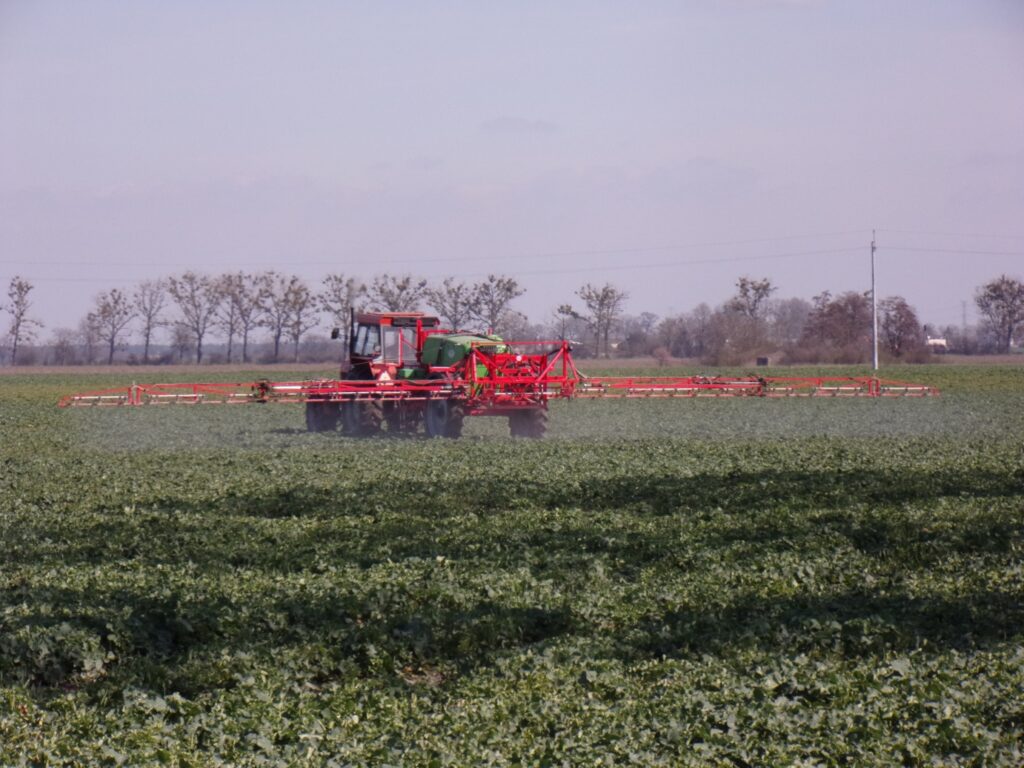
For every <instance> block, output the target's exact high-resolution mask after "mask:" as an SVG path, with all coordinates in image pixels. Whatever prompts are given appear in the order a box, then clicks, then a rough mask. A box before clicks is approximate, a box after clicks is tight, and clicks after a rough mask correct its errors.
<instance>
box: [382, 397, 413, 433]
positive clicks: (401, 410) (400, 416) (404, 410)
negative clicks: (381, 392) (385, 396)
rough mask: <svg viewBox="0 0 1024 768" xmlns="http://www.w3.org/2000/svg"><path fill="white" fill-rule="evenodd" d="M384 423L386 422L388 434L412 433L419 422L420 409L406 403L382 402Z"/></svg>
mask: <svg viewBox="0 0 1024 768" xmlns="http://www.w3.org/2000/svg"><path fill="white" fill-rule="evenodd" d="M383 415H384V423H385V424H387V427H388V434H389V435H402V434H406V435H408V434H413V433H415V432H416V428H417V427H418V426H419V424H420V416H421V415H422V414H421V411H420V410H418V409H417V408H416V407H414V406H413V407H410V406H409V405H408V404H407V403H402V402H390V403H384V408H383Z"/></svg>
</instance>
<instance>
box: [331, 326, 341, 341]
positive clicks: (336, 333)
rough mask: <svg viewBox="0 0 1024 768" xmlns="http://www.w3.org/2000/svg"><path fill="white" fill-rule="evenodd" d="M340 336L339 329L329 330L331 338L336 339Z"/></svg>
mask: <svg viewBox="0 0 1024 768" xmlns="http://www.w3.org/2000/svg"><path fill="white" fill-rule="evenodd" d="M340 336H341V328H331V338H332V339H337V338H339V337H340Z"/></svg>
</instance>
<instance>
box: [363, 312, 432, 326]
mask: <svg viewBox="0 0 1024 768" xmlns="http://www.w3.org/2000/svg"><path fill="white" fill-rule="evenodd" d="M417 321H419V322H420V323H421V324H422V325H423V327H424V328H435V327H436V326H437V325H439V324H440V322H441V321H440V320H438V319H437V318H436V317H433V316H431V315H426V314H424V313H423V312H359V313H357V314H356V322H357V323H361V324H363V325H393V326H396V327H399V328H408V327H414V326H415V325H416V322H417Z"/></svg>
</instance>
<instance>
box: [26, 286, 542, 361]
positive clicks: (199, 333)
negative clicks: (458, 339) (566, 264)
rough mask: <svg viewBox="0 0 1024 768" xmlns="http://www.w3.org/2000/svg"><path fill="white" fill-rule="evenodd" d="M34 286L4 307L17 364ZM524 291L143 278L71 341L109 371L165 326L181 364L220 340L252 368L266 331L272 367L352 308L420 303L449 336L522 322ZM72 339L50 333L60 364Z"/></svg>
mask: <svg viewBox="0 0 1024 768" xmlns="http://www.w3.org/2000/svg"><path fill="white" fill-rule="evenodd" d="M32 288H33V286H32V285H31V284H30V283H29V282H28V281H26V280H22V279H21V278H17V279H16V280H14V281H12V283H11V288H10V297H11V302H10V305H11V307H12V313H13V315H14V317H15V322H14V324H13V325H12V328H11V331H10V333H9V336H10V338H11V339H12V359H16V356H17V352H18V346H19V344H23V343H25V342H26V341H28V340H31V338H33V337H34V336H33V334H32V332H31V331H32V330H33V329H34V327H38V326H41V324H40V323H38V322H37V321H35V320H33V319H31V318H29V317H28V314H27V312H28V307H29V306H30V302H29V301H28V294H29V293H30V292H31V291H32ZM523 293H524V289H523V288H521V287H520V286H519V284H518V282H517V281H516V280H515V279H513V278H511V277H507V276H504V275H488V277H487V278H486V279H485V280H482V281H480V282H477V283H466V282H460V281H457V280H455V279H454V278H446V279H445V280H443V281H442V282H441V283H440V284H438V285H431V284H428V283H427V281H426V280H422V279H419V278H416V277H413V276H411V275H378V276H376V277H374V278H373V279H372V280H371V281H370V282H368V283H364V282H362V281H361V280H360V279H359V278H356V277H353V276H347V275H344V274H330V275H327V276H326V277H325V278H324V280H323V282H322V284H321V286H320V290H318V291H317V290H314V289H312V288H311V287H310V286H309V285H308V284H307V283H306V282H305V281H304V280H303V279H302V278H300V277H298V276H297V275H285V274H281V273H278V272H274V271H268V272H262V273H257V274H249V273H244V272H233V273H228V274H223V275H219V276H211V275H204V274H200V273H197V272H193V271H188V272H185V273H184V274H181V275H177V276H172V277H167V278H161V279H157V280H145V281H143V282H141V283H140V284H139V285H138V286H136V287H135V289H134V290H132V291H130V292H125V291H122V290H121V289H118V288H113V289H111V290H109V291H103V292H101V293H99V294H97V295H96V297H95V299H94V302H93V307H92V309H91V310H90V311H89V312H88V314H87V315H86V316H85V318H83V320H82V322H81V324H80V327H79V331H78V333H77V336H78V338H79V339H81V341H82V343H83V346H84V347H85V348H86V349H87V350H88V352H87V354H86V357H87V358H88V359H90V360H91V359H92V358H93V355H94V352H95V350H96V348H97V347H100V346H102V348H103V349H104V350H105V352H106V359H107V362H108V363H112V362H113V360H114V355H115V353H116V351H117V350H118V349H119V348H121V347H122V346H124V344H125V341H126V339H127V338H128V336H129V334H130V333H132V332H137V333H138V338H139V339H140V341H141V342H142V348H143V351H142V359H143V360H144V361H148V360H149V359H150V350H151V347H152V346H153V343H154V337H155V335H156V333H157V332H158V330H160V329H162V328H166V329H168V330H169V332H170V341H171V346H172V347H173V348H174V349H176V350H177V351H178V353H179V358H180V357H182V356H183V355H182V353H183V352H184V350H186V349H190V350H191V351H192V354H193V357H194V359H195V361H196V362H197V363H201V362H202V361H203V358H204V350H205V345H206V344H207V342H208V340H209V338H210V337H211V336H213V335H216V336H217V337H218V338H220V339H221V340H222V341H223V342H224V347H225V359H226V360H227V361H228V362H231V361H233V360H234V359H235V358H236V355H237V354H238V352H239V351H240V359H241V361H242V362H249V360H250V356H249V352H250V342H251V340H252V337H253V334H254V333H255V332H257V330H258V329H263V330H264V331H265V332H266V334H267V337H268V338H269V343H270V345H271V347H272V349H273V352H272V358H271V359H272V360H273V361H277V360H279V359H280V358H281V355H282V347H283V346H285V345H286V344H287V345H290V346H291V351H292V359H293V360H297V359H298V355H299V349H300V344H301V342H302V339H303V337H304V336H305V335H306V334H307V333H308V332H309V331H311V330H313V329H314V328H316V327H317V326H318V325H319V324H320V321H321V317H322V316H323V315H324V314H326V315H327V317H328V319H329V321H330V322H331V323H333V324H334V325H337V326H341V327H344V326H346V325H347V324H348V320H349V315H350V312H351V311H352V310H356V311H364V310H371V311H391V312H411V311H416V310H418V309H420V307H421V304H423V303H424V302H426V303H427V304H429V305H430V307H431V308H432V309H434V311H436V312H437V313H438V314H439V315H440V316H441V317H442V318H443V319H444V320H445V321H446V323H447V324H448V325H449V326H450V327H452V328H464V327H466V326H467V325H468V324H473V326H474V327H477V328H481V329H484V328H486V329H494V330H504V329H507V328H510V327H515V326H521V325H523V324H524V323H525V317H524V316H523V315H521V314H520V313H516V312H513V311H512V310H511V309H510V306H509V305H510V304H511V302H512V301H514V300H515V299H516V298H518V297H519V296H521V295H522V294H523ZM71 336H72V334H71V333H70V332H68V331H67V330H66V329H61V330H59V331H58V332H57V333H56V334H55V338H54V340H53V346H54V347H55V349H57V350H58V354H57V356H58V357H60V358H62V359H64V358H66V357H67V355H66V354H62V351H64V352H66V351H67V350H68V349H70V347H71V346H72V342H71V339H70V337H71ZM238 347H240V350H238Z"/></svg>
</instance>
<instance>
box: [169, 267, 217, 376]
mask: <svg viewBox="0 0 1024 768" xmlns="http://www.w3.org/2000/svg"><path fill="white" fill-rule="evenodd" d="M167 290H168V292H169V293H170V294H171V298H172V299H174V302H175V304H177V305H178V309H179V310H181V315H182V322H183V323H184V325H185V326H186V327H187V328H188V330H189V332H190V333H191V335H192V339H193V341H194V342H195V345H196V362H197V363H202V362H203V339H205V338H206V334H207V333H209V331H210V328H211V326H212V325H213V324H214V321H215V320H216V317H217V308H218V307H219V306H220V302H221V294H220V291H219V290H218V286H217V281H216V280H213V279H212V278H210V277H208V276H207V275H198V274H196V273H195V272H192V271H189V272H186V273H185V274H183V275H181V276H180V277H172V278H169V280H168V282H167Z"/></svg>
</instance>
